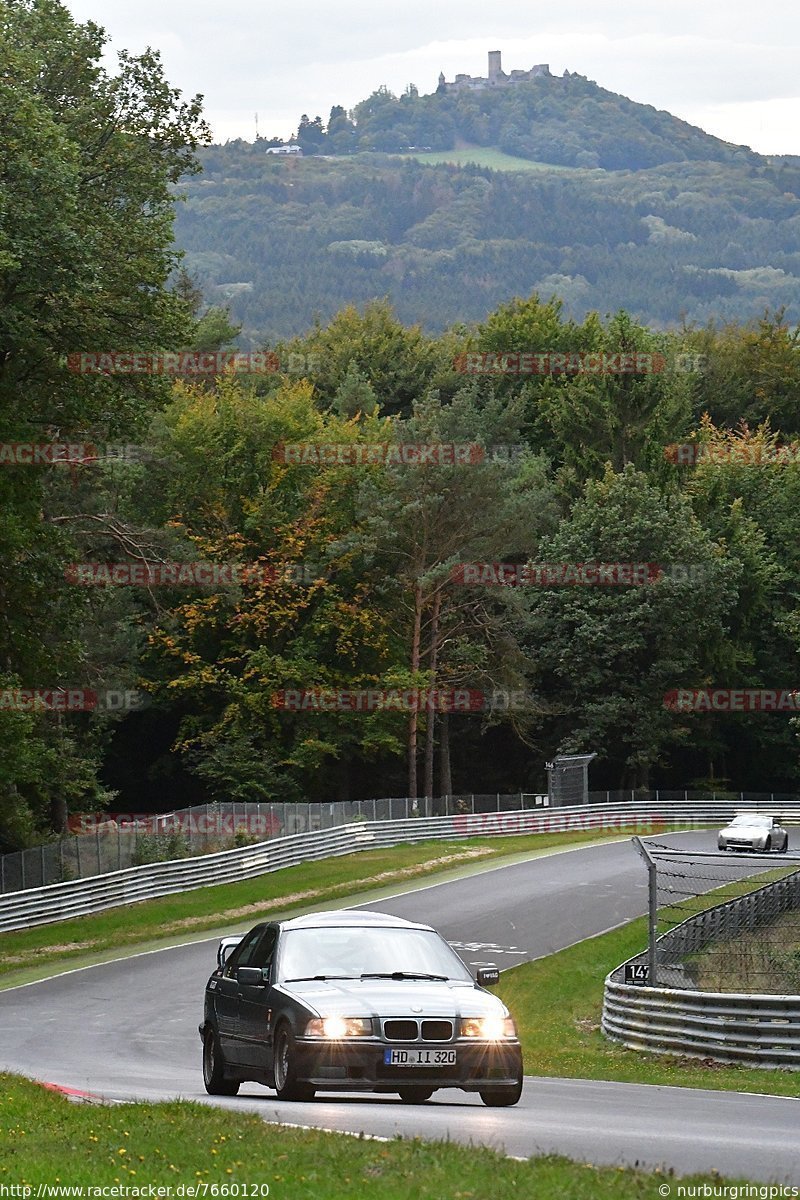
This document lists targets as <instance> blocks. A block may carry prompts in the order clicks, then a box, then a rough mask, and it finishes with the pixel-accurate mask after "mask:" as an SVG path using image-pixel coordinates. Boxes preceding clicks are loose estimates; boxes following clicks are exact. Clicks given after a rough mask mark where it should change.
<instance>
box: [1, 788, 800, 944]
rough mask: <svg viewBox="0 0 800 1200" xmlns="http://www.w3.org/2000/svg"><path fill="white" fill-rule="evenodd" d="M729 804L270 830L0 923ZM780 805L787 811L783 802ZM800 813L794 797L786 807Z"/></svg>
mask: <svg viewBox="0 0 800 1200" xmlns="http://www.w3.org/2000/svg"><path fill="white" fill-rule="evenodd" d="M735 807H736V805H735V804H734V803H732V802H731V801H720V802H715V803H713V804H702V805H699V804H698V803H692V802H691V801H690V802H689V803H686V802H685V801H682V800H675V801H663V802H661V803H660V804H659V805H658V806H657V807H656V806H655V805H654V804H653V802H652V801H650V802H644V801H641V802H640V801H628V802H625V803H622V804H591V805H578V806H576V807H573V808H558V809H549V810H548V809H544V810H542V809H539V810H530V809H528V810H520V811H517V812H505V813H504V812H485V813H461V814H453V815H450V816H447V817H411V818H409V819H408V820H405V819H401V820H396V821H363V822H353V823H351V824H348V825H342V826H338V827H336V828H333V829H324V830H316V831H313V832H308V833H302V834H292V835H290V836H288V837H282V838H273V839H272V840H270V841H267V842H261V843H259V844H258V845H254V846H246V847H243V848H241V849H238V850H225V851H221V852H220V853H217V854H206V855H203V856H202V857H199V858H188V859H178V860H176V861H174V862H167V863H154V864H151V865H148V866H142V867H129V868H127V869H126V870H122V871H113V872H110V873H107V874H105V875H98V876H93V877H90V878H88V879H76V880H73V881H71V882H69V883H55V884H49V885H48V886H47V887H40V888H29V889H27V890H26V891H18V892H11V893H8V894H7V895H5V896H2V897H0V931H3V930H10V929H24V928H28V927H30V926H34V925H43V924H47V923H48V922H51V921H65V920H68V919H69V918H71V917H78V916H86V915H88V914H90V913H95V912H101V911H103V910H104V909H107V908H114V907H117V906H119V905H122V904H133V903H135V902H136V901H138V900H151V899H155V898H156V897H158V896H167V895H171V894H173V893H175V892H182V891H189V890H191V889H192V888H198V887H209V886H212V885H214V884H219V883H230V882H233V881H236V880H239V879H251V878H253V877H254V876H257V875H263V874H267V873H268V872H270V871H276V870H279V869H280V868H281V867H289V866H296V865H298V864H299V863H304V862H312V861H314V860H316V859H320V858H330V857H334V856H336V855H341V854H350V853H352V852H353V851H354V850H358V849H364V848H366V847H369V846H374V847H387V846H395V845H398V844H399V843H401V842H419V841H427V840H430V839H437V838H441V839H450V840H456V839H464V838H470V837H492V836H502V835H508V834H530V833H548V832H561V831H564V832H570V831H573V832H580V831H582V830H583V831H591V830H601V831H605V832H608V833H614V832H617V831H619V830H621V829H630V828H636V829H637V831H638V832H640V833H644V834H647V833H654V832H658V831H659V829H661V828H663V827H664V825H665V824H680V825H682V826H685V825H692V824H695V825H702V824H706V823H708V822H716V821H718V820H727V819H728V818H729V817H730V816H731V815H732V813H733V811H734V808H735ZM783 811H784V812H786V813H788V812H789V809H788V808H786V807H785V806H784V807H783ZM791 811H792V812H793V813H794V815H795V816H796V819H797V820H799V821H800V801H795V802H794V807H793V809H792V810H791Z"/></svg>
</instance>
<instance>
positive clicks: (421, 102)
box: [297, 72, 760, 171]
mask: <svg viewBox="0 0 800 1200" xmlns="http://www.w3.org/2000/svg"><path fill="white" fill-rule="evenodd" d="M502 78H503V79H504V80H505V79H507V78H508V77H506V76H503V77H502ZM445 88H446V89H447V90H444V89H445ZM297 142H298V144H299V145H300V146H301V147H302V148H303V151H304V153H306V154H309V153H310V154H332V155H343V154H351V153H355V152H359V151H361V152H363V151H370V150H371V151H382V152H386V153H401V152H404V151H408V150H409V149H412V150H413V149H416V150H428V151H436V150H452V149H455V148H457V147H458V146H459V145H461V144H463V143H468V144H470V145H474V146H491V147H496V148H498V149H499V150H501V151H503V152H504V153H505V154H510V155H514V156H516V157H518V158H521V159H532V160H534V161H536V162H545V163H552V164H554V165H559V166H567V167H603V168H604V169H605V170H608V171H620V170H630V171H638V170H643V169H646V168H648V167H657V166H661V165H662V164H664V163H673V162H720V163H735V162H741V163H757V162H759V161H760V159H759V155H757V154H755V153H754V152H753V151H752V150H750V149H749V148H748V147H747V146H733V145H731V144H730V143H728V142H724V141H722V140H721V139H720V138H717V137H712V136H711V135H710V134H708V133H704V132H703V130H702V129H698V128H696V127H695V126H694V125H689V124H688V123H687V122H686V121H681V120H679V118H678V117H674V116H672V114H671V113H668V112H664V111H663V110H658V109H655V108H653V106H652V105H650V104H638V103H636V102H635V101H633V100H629V99H628V98H627V97H626V96H620V95H618V94H617V93H616V92H609V91H607V89H606V88H602V87H600V86H599V85H598V84H597V83H595V82H594V81H593V80H591V79H587V78H586V77H585V76H583V75H578V74H570V73H569V72H567V73H565V74H564V75H563V76H555V75H550V74H546V75H541V76H539V77H537V78H534V79H530V80H526V81H524V82H517V83H514V84H511V85H509V84H506V85H505V86H500V87H496V88H495V87H490V86H486V87H484V88H481V87H480V81H479V80H475V81H472V84H470V83H468V82H464V83H463V84H461V85H458V84H452V83H451V84H446V85H444V84H443V85H441V86H440V88H439V90H437V91H436V92H433V93H431V94H429V95H419V93H418V92H417V90H416V88H414V87H411V86H410V87H409V88H408V89H407V91H406V92H405V94H404V95H402V96H395V95H393V93H392V92H390V91H388V89H386V88H379V89H378V90H377V91H376V92H373V94H372V95H371V96H370V97H369V98H368V99H366V100H364V101H362V103H360V104H357V105H356V106H355V108H354V109H353V111H352V113H350V114H346V113H345V112H344V109H342V108H339V107H336V108H333V109H332V110H331V115H330V118H329V121H328V125H327V127H325V126H324V125H323V124H322V121H321V119H320V118H316V119H315V120H314V121H308V119H307V118H306V119H304V120H303V121H301V123H300V126H299V128H298V133H297Z"/></svg>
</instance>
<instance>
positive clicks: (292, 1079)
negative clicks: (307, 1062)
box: [272, 1021, 314, 1100]
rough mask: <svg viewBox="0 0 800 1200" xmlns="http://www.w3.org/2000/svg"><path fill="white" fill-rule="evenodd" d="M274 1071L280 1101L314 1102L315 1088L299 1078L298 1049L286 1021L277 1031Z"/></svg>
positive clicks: (274, 1044) (273, 1062)
mask: <svg viewBox="0 0 800 1200" xmlns="http://www.w3.org/2000/svg"><path fill="white" fill-rule="evenodd" d="M272 1069H273V1073H274V1076H275V1091H276V1092H277V1094H278V1099H279V1100H313V1099H314V1088H313V1087H312V1086H311V1084H310V1083H303V1082H302V1081H301V1080H299V1079H298V1078H297V1047H296V1045H295V1040H294V1034H293V1033H292V1030H291V1027H290V1026H289V1025H288V1024H287V1022H286V1021H282V1022H281V1024H280V1025H279V1026H278V1028H277V1029H276V1030H275V1041H274V1042H273V1057H272Z"/></svg>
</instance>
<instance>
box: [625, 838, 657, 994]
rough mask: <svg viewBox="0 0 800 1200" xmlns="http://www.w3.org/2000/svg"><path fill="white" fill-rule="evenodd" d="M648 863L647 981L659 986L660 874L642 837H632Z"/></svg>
mask: <svg viewBox="0 0 800 1200" xmlns="http://www.w3.org/2000/svg"><path fill="white" fill-rule="evenodd" d="M631 841H632V842H633V844H634V846H635V847H636V849H637V850H638V851H639V854H640V855H641V856H642V858H643V859H644V861H645V863H646V864H647V982H648V984H649V986H650V987H658V949H657V945H656V942H657V937H658V876H657V873H656V872H657V868H656V864H655V861H654V860H653V859H652V858H651V856H650V854H649V852H648V850H647V847H646V846H645V844H644V842H643V841H642V839H641V838H640V837H633V838H631Z"/></svg>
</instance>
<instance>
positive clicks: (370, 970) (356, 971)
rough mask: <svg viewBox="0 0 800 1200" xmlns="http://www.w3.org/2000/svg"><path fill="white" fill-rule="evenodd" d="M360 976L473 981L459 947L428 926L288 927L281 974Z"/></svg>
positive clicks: (296, 976)
mask: <svg viewBox="0 0 800 1200" xmlns="http://www.w3.org/2000/svg"><path fill="white" fill-rule="evenodd" d="M362 975H366V976H372V977H374V976H376V975H377V976H381V975H386V976H388V977H392V976H397V977H399V978H420V977H422V978H424V977H426V976H433V977H438V978H444V979H462V980H470V981H471V980H472V976H471V975H470V973H469V971H468V970H467V968H466V967H465V966H464V964H463V963H462V961H461V959H460V958H459V957H458V955H457V954H456V952H455V950H451V948H450V947H449V946H448V944H447V942H446V941H445V940H444V939H443V938H442V937H440V936H439V934H438V933H435V932H434V931H433V930H430V929H393V928H390V927H386V926H383V927H375V928H365V927H359V926H335V927H332V928H329V929H290V930H288V931H287V932H286V933H285V934H284V935H283V938H282V939H281V951H280V977H281V979H282V980H284V981H286V982H288V980H290V979H314V978H317V977H326V978H331V977H333V978H337V977H338V978H347V979H360V978H361V976H362Z"/></svg>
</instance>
